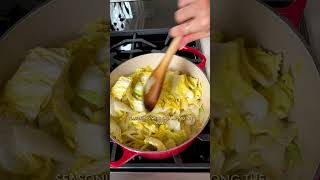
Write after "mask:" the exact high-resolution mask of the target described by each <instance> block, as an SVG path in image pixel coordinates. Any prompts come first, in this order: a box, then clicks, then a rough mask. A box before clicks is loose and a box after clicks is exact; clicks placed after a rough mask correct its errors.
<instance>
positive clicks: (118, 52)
mask: <svg viewBox="0 0 320 180" xmlns="http://www.w3.org/2000/svg"><path fill="white" fill-rule="evenodd" d="M170 41H171V38H170V37H169V36H168V29H144V30H130V31H117V32H111V34H110V68H111V69H110V71H112V70H113V69H115V68H116V67H117V66H119V65H120V64H121V63H123V62H125V61H127V60H129V59H131V58H133V57H136V56H139V55H142V54H147V53H158V52H165V50H166V49H167V48H168V45H169V44H170ZM187 46H189V47H193V48H195V49H197V50H199V51H201V50H202V47H201V42H200V41H194V42H191V43H189V44H188V45H187ZM177 55H179V56H182V57H184V58H186V59H188V60H190V61H191V62H193V63H195V64H198V63H200V61H201V60H200V59H199V58H198V57H197V56H195V55H194V54H191V53H188V52H178V53H177ZM205 73H206V72H205ZM209 137H210V127H209V125H207V126H206V128H205V129H204V130H203V131H202V133H201V134H200V135H199V136H198V137H197V139H196V140H195V141H194V143H193V144H192V145H191V146H190V147H189V148H187V149H186V150H185V151H184V152H182V153H180V154H179V155H176V156H173V157H171V158H168V159H163V160H149V159H144V158H142V157H140V156H138V157H135V158H134V159H132V160H130V161H129V162H128V163H126V164H125V165H123V166H122V167H120V168H112V169H111V172H123V171H127V172H128V171H129V172H139V171H140V172H210V141H209V140H210V138H209ZM121 155H122V148H121V147H120V146H119V145H117V144H116V143H113V142H110V159H111V160H112V161H114V160H118V159H120V157H121Z"/></svg>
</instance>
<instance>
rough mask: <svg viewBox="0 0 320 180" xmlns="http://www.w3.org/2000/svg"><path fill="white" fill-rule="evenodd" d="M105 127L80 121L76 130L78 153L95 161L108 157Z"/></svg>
mask: <svg viewBox="0 0 320 180" xmlns="http://www.w3.org/2000/svg"><path fill="white" fill-rule="evenodd" d="M105 137H106V133H105V127H104V126H102V125H97V124H93V123H89V122H84V121H78V122H77V124H76V128H75V142H76V144H77V152H78V153H79V154H81V155H83V156H86V157H91V158H94V159H103V158H104V157H106V152H107V149H106V145H105V141H106V140H105Z"/></svg>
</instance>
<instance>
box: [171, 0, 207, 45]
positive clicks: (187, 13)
mask: <svg viewBox="0 0 320 180" xmlns="http://www.w3.org/2000/svg"><path fill="white" fill-rule="evenodd" d="M178 8H179V10H177V11H176V13H175V20H176V22H177V23H178V24H179V25H177V26H175V27H173V28H171V29H170V35H171V36H172V37H177V36H184V37H183V39H182V42H181V44H180V47H183V46H185V45H186V44H188V43H189V42H192V41H195V40H198V39H201V38H204V37H208V36H210V0H178Z"/></svg>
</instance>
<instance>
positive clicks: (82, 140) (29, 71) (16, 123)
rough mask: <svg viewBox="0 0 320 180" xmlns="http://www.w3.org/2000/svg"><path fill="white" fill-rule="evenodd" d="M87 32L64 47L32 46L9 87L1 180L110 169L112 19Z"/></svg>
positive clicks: (0, 107) (0, 138)
mask: <svg viewBox="0 0 320 180" xmlns="http://www.w3.org/2000/svg"><path fill="white" fill-rule="evenodd" d="M82 35H83V36H82V37H80V38H78V39H75V40H73V41H71V42H68V43H67V44H66V45H65V46H64V47H63V48H43V47H37V48H34V49H32V50H30V51H29V52H28V54H27V55H26V58H25V59H24V61H23V62H22V63H21V65H20V67H19V68H18V70H17V72H16V73H15V74H14V75H13V76H12V78H11V79H9V80H8V82H7V83H6V84H5V85H4V89H3V90H4V91H3V96H1V97H0V120H1V123H2V124H1V126H0V143H1V144H2V146H1V147H0V179H12V180H30V179H32V180H47V179H54V178H55V177H56V175H57V174H64V175H67V174H69V173H87V175H95V174H101V173H106V171H105V170H106V169H107V167H106V164H107V163H105V159H106V158H107V156H105V154H106V153H105V151H106V150H105V148H102V147H101V146H103V145H104V144H105V141H104V140H103V139H104V130H103V129H104V127H105V126H104V125H105V123H106V120H105V117H104V116H105V115H104V113H103V112H104V109H103V107H104V106H103V105H104V102H103V100H104V96H103V95H104V92H105V88H106V87H105V83H106V82H105V79H104V77H105V75H106V74H107V72H108V67H107V65H108V63H107V58H108V56H107V54H106V53H107V50H104V51H103V49H104V48H106V43H107V39H108V26H107V22H106V21H102V22H98V23H97V24H94V25H92V26H91V27H89V28H88V29H87V30H86V32H84V33H83V34H82ZM79 122H81V123H79ZM93 142H98V146H97V144H95V145H94V146H93V145H92V143H93ZM90 144H91V145H90ZM89 146H90V147H89ZM93 147H95V148H94V149H93ZM81 154H83V155H84V156H89V157H90V158H89V157H83V156H81ZM83 159H86V160H83ZM87 159H89V160H87ZM102 162H104V165H103V164H102Z"/></svg>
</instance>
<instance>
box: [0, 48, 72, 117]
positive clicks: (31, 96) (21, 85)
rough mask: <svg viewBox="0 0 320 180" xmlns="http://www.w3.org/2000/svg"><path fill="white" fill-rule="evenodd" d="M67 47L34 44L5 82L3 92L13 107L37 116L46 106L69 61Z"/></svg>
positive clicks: (26, 113)
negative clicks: (38, 46) (47, 47)
mask: <svg viewBox="0 0 320 180" xmlns="http://www.w3.org/2000/svg"><path fill="white" fill-rule="evenodd" d="M69 56H70V55H69V53H68V52H67V51H66V50H65V49H44V48H35V49H33V50H30V52H29V54H28V55H27V56H26V58H25V61H23V63H22V64H21V66H20V67H19V69H18V71H17V72H16V73H15V74H14V76H13V77H12V78H11V79H10V80H9V81H8V83H7V84H6V86H5V92H4V96H5V98H6V100H7V101H8V104H9V106H10V107H12V108H14V109H16V110H17V111H20V112H22V113H23V114H24V115H25V117H26V118H27V119H28V120H34V119H35V118H36V117H37V115H38V114H39V112H40V110H41V109H42V108H44V107H45V106H46V105H47V103H48V101H49V99H50V96H51V93H52V90H53V88H54V86H55V85H56V83H57V81H58V79H59V78H60V77H61V76H62V74H63V73H64V71H66V70H67V68H68V65H69V64H70V57H69Z"/></svg>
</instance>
